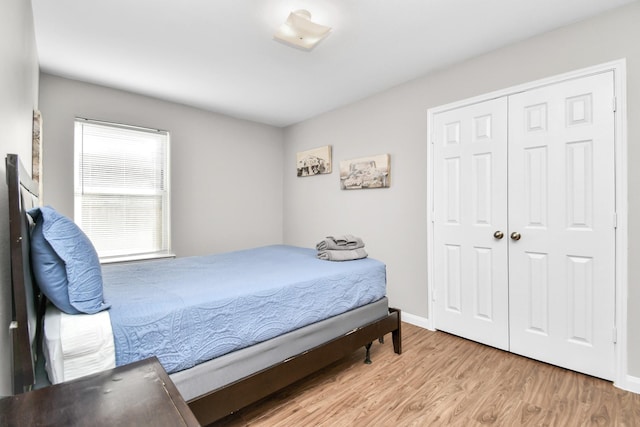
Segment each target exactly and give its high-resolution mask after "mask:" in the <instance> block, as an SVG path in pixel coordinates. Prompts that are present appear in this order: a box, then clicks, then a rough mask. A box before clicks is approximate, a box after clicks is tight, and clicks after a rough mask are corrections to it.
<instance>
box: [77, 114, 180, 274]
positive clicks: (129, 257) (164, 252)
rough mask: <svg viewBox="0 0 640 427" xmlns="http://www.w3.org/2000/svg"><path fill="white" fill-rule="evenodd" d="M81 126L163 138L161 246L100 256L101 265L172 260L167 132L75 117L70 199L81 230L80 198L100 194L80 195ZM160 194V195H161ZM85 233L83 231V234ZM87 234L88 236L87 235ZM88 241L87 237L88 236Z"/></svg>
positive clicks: (168, 139)
mask: <svg viewBox="0 0 640 427" xmlns="http://www.w3.org/2000/svg"><path fill="white" fill-rule="evenodd" d="M83 125H92V126H97V127H101V128H103V129H118V130H124V131H132V132H142V133H150V134H154V135H160V136H161V137H162V138H163V141H162V143H163V144H164V146H165V147H164V151H165V156H164V168H163V170H164V176H163V186H164V188H165V190H164V191H161V192H160V196H161V200H162V208H161V209H162V212H161V221H162V226H161V240H162V242H163V244H162V245H161V246H162V247H160V248H158V250H156V251H151V252H129V253H123V254H120V255H100V253H99V258H100V262H101V263H103V264H107V263H113V262H123V261H138V260H145V259H156V258H168V257H171V258H173V257H175V254H174V253H173V252H172V238H171V137H170V133H169V131H166V130H160V129H152V128H146V127H141V126H133V125H127V124H122V123H115V122H108V121H102V120H94V119H87V118H83V117H76V118H75V119H74V165H73V176H74V188H73V196H74V219H75V222H76V223H77V224H78V226H79V227H80V228H81V229H82V228H83V224H82V222H83V221H82V219H83V215H82V197H83V194H87V195H89V194H99V193H100V192H95V193H89V192H84V191H83V186H82V178H81V171H80V169H81V163H82V159H81V156H82V155H83V153H84V150H83V138H84V133H83V132H84V131H83ZM143 193H144V192H139V193H135V192H127V191H124V192H122V191H121V192H118V191H114V194H115V195H125V196H126V195H134V194H140V195H143ZM162 193H163V194H162ZM85 233H86V231H85ZM87 234H89V233H87ZM89 237H90V236H89Z"/></svg>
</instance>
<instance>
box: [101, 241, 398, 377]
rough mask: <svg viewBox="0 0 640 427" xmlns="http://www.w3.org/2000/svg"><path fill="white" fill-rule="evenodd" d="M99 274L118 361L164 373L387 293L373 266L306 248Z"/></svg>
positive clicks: (107, 268) (377, 265)
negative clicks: (326, 257)
mask: <svg viewBox="0 0 640 427" xmlns="http://www.w3.org/2000/svg"><path fill="white" fill-rule="evenodd" d="M102 269H103V280H104V294H105V299H106V300H107V301H108V302H109V303H110V304H111V309H110V310H109V313H110V316H111V324H112V327H113V334H114V337H115V348H116V365H118V366H119V365H123V364H126V363H131V362H134V361H136V360H140V359H144V358H146V357H149V356H152V355H155V356H158V359H160V362H161V363H162V365H163V366H164V368H165V369H166V370H167V372H169V373H171V372H176V371H180V370H183V369H186V368H190V367H192V366H194V365H196V364H198V363H202V362H204V361H207V360H209V359H212V358H214V357H217V356H221V355H223V354H226V353H228V352H231V351H234V350H238V349H240V348H243V347H247V346H250V345H252V344H255V343H258V342H261V341H264V340H267V339H269V338H273V337H275V336H277V335H280V334H283V333H286V332H289V331H292V330H294V329H298V328H300V327H303V326H305V325H308V324H311V323H314V322H317V321H319V320H323V319H326V318H329V317H331V316H335V315H338V314H340V313H344V312H346V311H348V310H351V309H353V308H356V307H359V306H362V305H365V304H368V303H371V302H374V301H377V300H379V299H380V298H382V297H383V296H384V295H385V292H386V271H385V265H384V264H383V263H381V262H379V261H376V260H374V259H371V258H365V259H361V260H357V261H347V262H330V261H322V260H319V259H317V258H316V252H315V250H313V249H305V248H297V247H292V246H282V245H278V246H266V247H262V248H256V249H249V250H244V251H237V252H230V253H225V254H219V255H209V256H200V257H188V258H177V259H167V260H159V261H147V262H137V263H128V264H118V265H114V264H111V265H104V266H103V267H102Z"/></svg>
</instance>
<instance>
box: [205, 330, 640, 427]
mask: <svg viewBox="0 0 640 427" xmlns="http://www.w3.org/2000/svg"><path fill="white" fill-rule="evenodd" d="M402 328H403V330H402V331H403V353H402V354H401V355H397V354H395V353H393V346H392V344H391V339H390V337H387V340H386V341H385V343H384V344H379V343H377V342H376V343H374V345H373V347H372V349H371V357H372V360H373V364H372V365H365V364H364V363H363V360H364V350H363V351H362V352H358V353H354V354H353V355H350V356H349V357H347V358H345V359H343V360H341V361H340V362H337V363H335V364H333V365H330V366H328V367H327V368H325V369H323V370H321V371H319V372H317V373H315V374H313V375H311V376H310V377H308V378H306V379H304V380H302V381H299V382H297V383H296V384H293V385H292V386H290V387H287V388H286V389H284V390H281V391H280V392H278V393H275V394H274V395H272V396H270V397H268V398H266V399H263V400H262V401H260V402H258V403H256V404H254V405H251V406H249V407H247V408H245V409H242V410H241V411H239V412H237V413H235V414H232V415H230V416H228V417H226V418H225V419H223V420H220V421H219V422H218V423H215V424H213V425H214V426H219V427H237V426H256V427H265V426H269V427H273V426H276V427H280V426H282V427H285V426H286V427H290V426H304V427H308V426H331V427H334V426H439V425H443V426H444V425H446V426H465V427H466V426H629V427H631V426H640V395H638V394H633V393H630V392H626V391H624V390H620V389H617V388H615V387H614V386H613V385H612V384H611V383H610V382H607V381H604V380H600V379H597V378H593V377H589V376H587V375H583V374H579V373H576V372H572V371H568V370H566V369H562V368H558V367H555V366H551V365H548V364H545V363H541V362H537V361H534V360H531V359H528V358H525V357H522V356H518V355H515V354H511V353H508V352H504V351H502V350H498V349H494V348H491V347H488V346H485V345H482V344H478V343H475V342H472V341H468V340H464V339H461V338H459V337H456V336H453V335H449V334H446V333H443V332H432V331H428V330H425V329H422V328H419V327H416V326H413V325H410V324H407V323H405V324H403V325H402Z"/></svg>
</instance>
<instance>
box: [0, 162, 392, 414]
mask: <svg viewBox="0 0 640 427" xmlns="http://www.w3.org/2000/svg"><path fill="white" fill-rule="evenodd" d="M6 172H7V186H8V196H9V238H10V241H11V243H10V252H11V281H12V295H13V299H12V303H13V305H12V310H13V317H12V322H11V325H10V329H11V335H12V352H13V358H12V362H13V392H14V393H15V394H18V393H23V392H25V391H29V390H31V388H32V387H33V386H34V385H35V382H36V374H35V356H36V351H35V348H34V347H33V346H32V341H31V338H30V336H32V335H34V332H35V331H31V332H30V330H29V329H30V327H29V324H30V323H31V324H35V325H37V329H36V331H37V332H38V337H36V340H35V342H38V341H39V335H40V333H39V331H40V330H41V329H42V327H41V324H42V318H43V314H44V303H45V300H44V297H43V296H42V294H41V293H40V292H39V290H38V289H37V287H36V285H35V281H34V279H33V276H32V271H31V265H30V257H29V230H30V225H29V219H28V216H27V215H26V210H28V209H29V208H30V206H28V205H29V203H26V204H25V200H24V199H23V197H22V196H23V195H27V197H29V198H32V199H33V200H37V196H38V186H37V184H35V183H34V182H33V181H32V180H31V178H30V177H29V175H28V174H27V172H26V171H25V169H24V168H23V166H22V164H21V163H20V161H19V159H18V156H17V155H15V154H9V155H7V158H6ZM389 311H390V312H389V314H388V315H387V316H386V317H384V318H382V319H380V320H377V321H375V322H372V323H369V324H367V325H363V326H361V327H358V328H356V329H354V330H352V331H350V332H348V333H346V334H344V335H341V336H339V337H336V338H334V339H332V340H330V341H328V342H326V343H324V344H322V345H319V346H317V347H315V348H312V349H308V350H307V351H305V352H302V353H300V354H298V355H296V356H294V357H291V358H288V359H287V360H283V361H281V362H279V363H277V364H275V365H273V366H271V367H269V368H267V369H265V370H262V371H259V372H255V373H251V374H249V375H248V376H246V377H244V378H243V379H241V380H238V381H235V382H233V383H231V384H228V385H225V386H224V387H221V388H219V389H216V390H212V391H211V392H209V393H206V394H204V395H202V396H199V397H197V398H195V399H192V400H190V401H188V402H187V403H188V404H189V407H190V408H191V410H192V411H193V413H194V414H195V416H196V417H197V418H198V421H199V422H200V423H202V424H203V425H206V424H210V423H212V422H214V421H216V420H219V419H221V418H223V417H225V416H227V415H229V414H231V413H233V412H235V411H237V410H239V409H241V408H243V407H245V406H247V405H249V404H251V403H254V402H256V401H258V400H260V399H262V398H264V397H266V396H268V395H270V394H272V393H273V392H275V391H277V390H280V389H282V388H283V387H286V386H288V385H290V384H293V383H294V382H296V381H298V380H300V379H302V378H304V377H306V376H308V375H309V374H311V373H313V372H316V371H318V370H319V369H321V368H323V367H325V366H328V365H329V364H331V363H333V362H335V361H337V360H340V359H341V358H343V357H345V356H347V355H349V354H351V353H353V352H354V351H356V350H357V349H358V348H360V347H365V348H366V349H367V351H366V358H365V362H367V363H370V361H369V347H370V346H371V343H372V342H373V341H374V340H376V339H380V341H382V337H383V336H384V335H385V334H388V333H391V334H392V340H393V348H394V351H395V352H396V353H397V354H400V353H401V352H402V338H401V326H400V325H401V313H400V310H397V309H393V308H391V309H390V310H389ZM34 345H35V344H34Z"/></svg>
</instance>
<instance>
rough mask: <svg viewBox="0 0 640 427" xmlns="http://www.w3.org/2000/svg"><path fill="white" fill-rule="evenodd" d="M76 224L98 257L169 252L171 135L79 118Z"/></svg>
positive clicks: (128, 257)
mask: <svg viewBox="0 0 640 427" xmlns="http://www.w3.org/2000/svg"><path fill="white" fill-rule="evenodd" d="M74 169H75V208H74V214H75V221H76V223H77V224H78V225H79V226H80V227H81V228H82V230H83V231H84V232H85V233H86V234H87V236H89V238H90V239H91V241H92V242H93V244H94V246H95V247H96V250H97V252H98V255H99V256H100V259H101V260H103V261H109V260H114V259H116V260H117V259H122V258H124V259H141V258H151V257H156V256H166V255H169V254H170V251H171V247H170V230H169V224H170V219H169V206H170V205H169V134H168V133H167V132H164V131H157V130H153V129H143V128H137V127H131V126H124V125H118V124H113V123H104V122H95V121H90V120H86V119H76V122H75V162H74Z"/></svg>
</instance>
